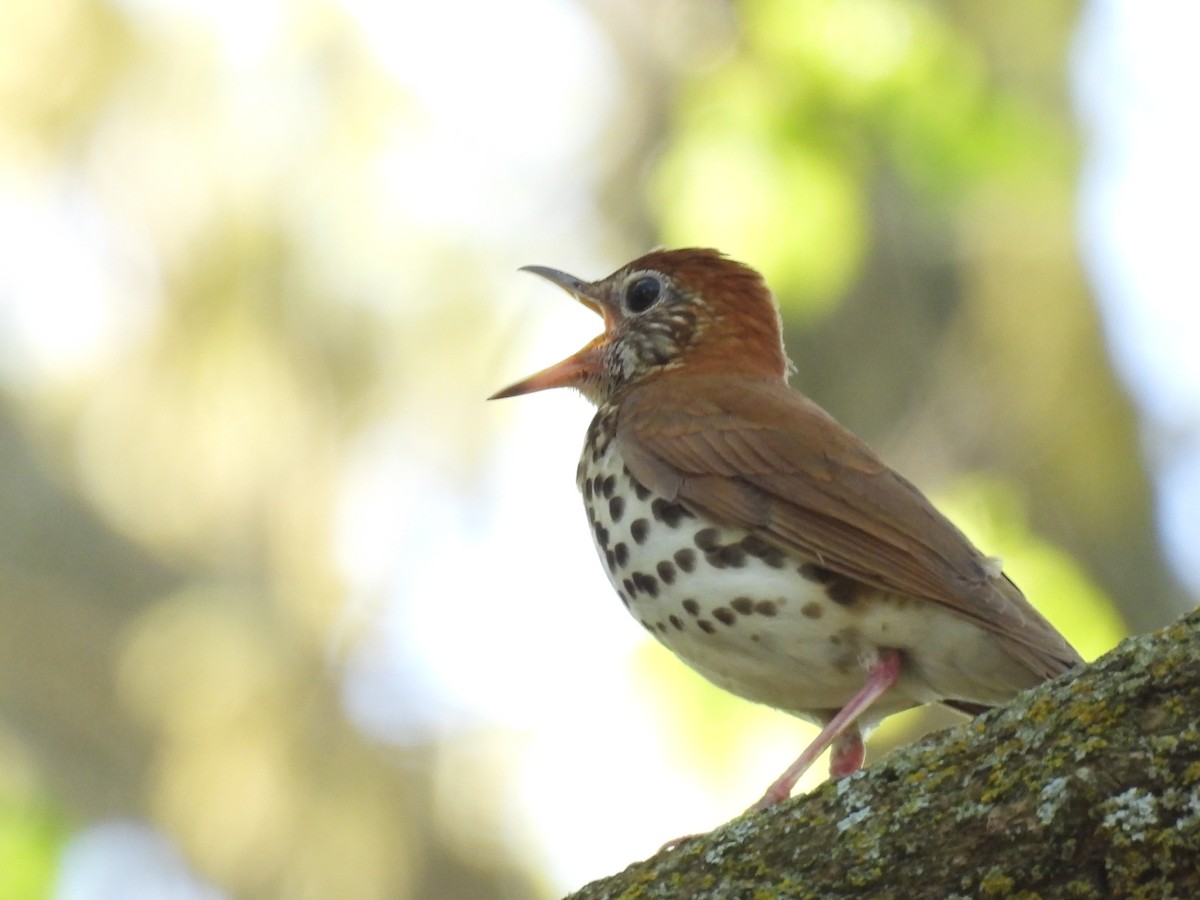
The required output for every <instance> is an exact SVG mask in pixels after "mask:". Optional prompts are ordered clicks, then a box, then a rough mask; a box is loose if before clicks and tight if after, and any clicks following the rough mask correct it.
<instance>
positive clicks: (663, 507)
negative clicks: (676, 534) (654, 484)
mask: <svg viewBox="0 0 1200 900" xmlns="http://www.w3.org/2000/svg"><path fill="white" fill-rule="evenodd" d="M650 512H651V513H653V515H654V518H656V519H658V521H660V522H663V523H664V524H666V525H667V526H668V527H670V528H678V527H679V523H680V522H682V521H683V520H684V519H687V518H691V515H692V514H691V513H690V512H688V511H687V510H686V509H684V508H683V506H681V505H680V504H678V503H668V502H667V501H666V500H664V499H662V497H656V498H655V499H654V502H653V503H651V504H650Z"/></svg>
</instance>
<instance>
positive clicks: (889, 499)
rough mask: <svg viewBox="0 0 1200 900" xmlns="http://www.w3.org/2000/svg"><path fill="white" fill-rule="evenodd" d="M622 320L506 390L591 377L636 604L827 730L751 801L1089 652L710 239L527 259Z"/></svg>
mask: <svg viewBox="0 0 1200 900" xmlns="http://www.w3.org/2000/svg"><path fill="white" fill-rule="evenodd" d="M525 271H529V272H533V273H534V274H536V275H540V276H542V277H543V278H546V279H548V280H549V281H552V282H554V283H555V284H556V285H558V286H559V287H561V288H563V289H564V290H566V291H567V292H568V293H570V294H571V295H573V296H574V297H575V298H576V299H577V300H579V301H580V302H582V303H583V304H584V305H585V306H587V307H588V308H589V309H591V310H593V311H595V312H596V313H599V314H600V315H601V316H603V317H604V333H603V334H602V335H600V336H599V337H597V338H596V339H595V340H593V341H592V342H591V343H589V344H588V345H587V346H585V347H584V348H583V349H582V350H580V351H579V352H578V353H576V354H574V355H573V356H571V357H569V358H567V359H565V360H563V361H562V362H560V363H558V364H557V365H554V366H551V367H550V368H548V369H545V370H543V371H542V372H539V373H538V374H536V375H533V376H531V377H529V378H526V379H525V380H524V381H520V382H518V383H516V384H514V385H512V386H511V387H508V388H505V389H504V390H502V391H500V392H499V393H497V394H495V395H494V397H493V398H492V399H496V398H500V397H513V396H516V395H518V394H528V393H531V392H533V391H541V390H545V389H547V388H556V387H573V388H576V389H577V390H578V391H580V393H582V394H583V395H584V396H585V397H586V398H587V399H588V400H590V401H591V402H592V403H593V404H595V405H596V407H598V409H597V412H596V416H595V418H594V419H593V420H592V423H591V426H590V427H589V428H588V432H587V440H586V441H585V443H584V446H583V456H582V457H581V459H580V461H579V469H578V473H577V483H578V485H579V489H580V491H581V492H582V493H583V499H584V505H585V506H586V508H587V516H588V521H589V522H590V523H591V527H592V533H593V536H594V539H595V544H596V550H597V552H598V553H599V554H600V557H601V559H602V560H603V563H604V567H605V569H606V571H607V572H608V578H609V581H610V582H612V586H613V587H614V588H615V589H616V591H617V594H618V596H620V598H621V601H622V602H623V603H624V604H625V606H626V608H627V609H628V610H629V611H630V613H632V614H633V616H634V618H636V619H637V620H638V621H639V622H641V624H642V625H643V626H644V627H645V628H646V630H647V631H649V632H650V633H651V634H653V635H654V637H655V638H657V639H658V640H659V641H660V642H662V643H663V644H665V645H666V646H667V647H668V648H669V649H670V650H671V651H672V652H674V653H675V654H676V655H677V656H678V657H679V658H680V659H681V660H683V661H684V662H685V663H687V664H688V665H689V666H691V667H692V668H693V669H695V670H696V671H697V672H699V673H700V674H701V675H703V676H704V677H706V678H708V679H709V680H710V681H712V682H713V683H715V684H717V685H719V686H720V687H722V688H725V689H726V690H728V691H731V692H733V693H734V694H737V695H739V696H742V697H745V698H747V699H749V700H754V701H757V702H759V703H764V704H766V705H768V706H773V707H775V708H777V709H780V710H783V711H785V712H789V713H792V714H794V715H797V716H799V717H801V718H803V719H807V720H809V721H811V722H814V723H816V724H818V725H820V726H822V730H821V733H820V734H819V735H818V736H817V738H816V740H814V741H813V742H812V744H811V745H810V746H809V747H808V748H807V749H806V750H805V751H804V752H803V753H802V754H801V755H800V757H799V758H798V759H797V760H796V761H795V762H794V763H793V764H792V765H791V766H790V767H789V768H788V769H787V771H785V772H784V773H783V775H781V776H780V777H779V779H778V780H776V781H775V782H774V783H773V784H772V785H771V786H770V787H769V788H768V789H767V792H766V793H765V794H764V795H763V797H762V799H760V800H759V801H758V802H757V803H755V804H754V805H753V806H752V807H751V809H759V808H763V807H766V806H770V805H771V804H774V803H777V802H779V801H780V800H782V799H784V798H785V797H787V796H788V795H789V794H790V793H791V790H792V787H793V786H794V785H795V783H796V781H797V780H798V779H799V777H800V776H801V775H802V774H803V773H804V771H805V770H806V769H807V768H808V767H809V766H810V765H812V763H813V762H814V761H815V760H816V758H817V757H818V756H820V754H821V753H822V752H823V751H824V750H825V749H826V748H829V747H832V754H831V763H830V773H831V774H832V775H833V776H834V777H841V776H843V775H847V774H849V773H851V772H855V771H857V770H858V769H860V768H861V767H862V764H863V757H864V748H863V737H864V735H865V734H866V733H867V731H868V730H869V729H870V728H871V727H873V726H874V725H876V724H878V722H879V721H881V720H882V719H883V718H884V717H885V716H888V715H891V714H892V713H895V712H899V711H900V710H904V709H908V708H910V707H913V706H919V705H921V704H925V703H933V702H938V703H943V704H946V705H947V706H951V707H954V708H956V709H959V710H961V711H964V712H968V713H975V712H979V711H982V710H983V709H986V708H987V707H989V706H992V705H995V704H1000V703H1004V702H1005V701H1007V700H1009V699H1010V698H1011V697H1013V695H1015V694H1016V693H1017V692H1018V691H1021V690H1023V689H1025V688H1028V687H1031V686H1033V685H1035V684H1038V683H1040V682H1042V681H1044V680H1045V679H1048V678H1053V677H1054V676H1056V675H1059V674H1061V673H1062V672H1064V671H1066V670H1067V669H1069V668H1071V667H1072V666H1074V665H1077V664H1079V663H1080V662H1081V661H1082V660H1081V659H1080V656H1079V654H1078V653H1077V652H1076V651H1075V650H1074V648H1072V647H1071V645H1070V644H1068V643H1067V641H1066V640H1065V639H1064V638H1063V637H1062V635H1060V634H1059V633H1058V632H1057V631H1055V629H1054V627H1053V626H1052V625H1051V624H1050V623H1049V622H1047V621H1046V619H1044V618H1043V617H1042V616H1041V615H1040V614H1039V613H1038V612H1037V610H1035V609H1034V608H1033V606H1031V605H1030V604H1029V602H1028V601H1027V600H1026V599H1025V597H1024V596H1023V595H1022V594H1021V592H1020V590H1018V589H1017V587H1016V585H1014V584H1013V583H1012V582H1011V581H1010V580H1009V579H1008V578H1007V577H1006V576H1005V575H1004V573H1003V572H1002V571H1001V565H1000V562H999V560H996V559H994V558H989V557H987V556H985V555H983V554H982V553H981V552H980V551H979V550H977V549H976V548H975V547H974V546H973V545H972V544H971V542H970V541H969V540H967V538H966V537H965V536H964V535H963V534H962V532H960V531H959V530H958V529H957V528H956V527H955V526H954V525H953V524H951V523H950V521H949V520H948V519H946V517H945V516H943V515H942V514H941V513H939V512H938V511H937V510H936V509H935V508H934V507H933V505H932V504H931V503H930V502H929V500H928V499H926V497H925V495H924V494H922V493H921V492H920V491H919V490H918V489H917V488H916V487H914V486H913V485H912V484H911V483H910V482H908V481H907V480H905V479H904V478H903V477H902V476H900V475H898V474H897V473H896V472H894V471H893V470H892V469H890V468H889V467H888V466H887V465H886V464H884V463H883V462H882V461H881V460H880V459H879V457H877V456H876V455H875V454H874V453H873V452H872V451H871V450H870V448H868V447H867V446H866V444H864V443H863V442H862V441H861V440H859V439H858V438H857V437H855V436H854V435H853V434H851V433H850V432H849V431H848V430H847V429H845V428H844V427H842V426H841V425H840V424H838V423H837V422H836V421H834V419H833V418H832V417H831V416H830V415H829V414H828V413H826V412H825V411H824V410H822V409H821V408H820V407H819V406H817V405H816V404H815V403H813V402H812V401H811V400H809V399H808V398H806V397H804V396H802V395H801V394H799V393H797V392H796V391H794V390H792V389H791V388H789V387H788V384H787V379H788V374H789V371H790V369H791V363H790V362H789V360H788V358H787V355H786V353H785V351H784V347H783V338H782V327H781V322H780V318H779V310H778V307H777V305H776V303H775V300H774V298H773V297H772V295H771V292H770V291H769V290H768V288H767V285H766V284H765V282H764V281H763V279H762V276H760V275H759V274H758V273H757V272H755V271H754V270H753V269H750V268H749V267H747V266H744V265H742V264H740V263H737V262H734V261H733V260H730V259H728V258H726V257H724V256H723V255H722V254H720V253H718V252H717V251H714V250H700V249H686V250H657V251H655V252H653V253H649V254H647V255H646V256H643V257H641V258H640V259H636V260H634V261H633V262H631V263H629V264H628V265H626V266H624V267H622V268H621V269H618V270H617V271H616V272H614V273H613V274H612V275H609V276H608V277H607V278H604V279H602V280H600V281H595V282H586V281H582V280H580V279H578V278H575V277H574V276H571V275H567V274H565V273H563V272H559V271H557V270H555V269H548V268H544V267H542V266H528V267H526V269H525Z"/></svg>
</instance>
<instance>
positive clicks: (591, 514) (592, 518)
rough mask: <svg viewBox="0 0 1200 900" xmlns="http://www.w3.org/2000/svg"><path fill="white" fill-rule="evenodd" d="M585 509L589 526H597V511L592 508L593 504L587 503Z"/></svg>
mask: <svg viewBox="0 0 1200 900" xmlns="http://www.w3.org/2000/svg"><path fill="white" fill-rule="evenodd" d="M583 508H584V509H585V510H587V517H588V524H589V525H595V524H596V510H595V509H593V508H592V504H590V503H585V504H584V507H583Z"/></svg>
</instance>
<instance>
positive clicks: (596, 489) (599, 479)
mask: <svg viewBox="0 0 1200 900" xmlns="http://www.w3.org/2000/svg"><path fill="white" fill-rule="evenodd" d="M602 484H604V476H603V475H597V476H596V477H595V478H593V479H592V494H593V496H597V497H598V496H600V485H602Z"/></svg>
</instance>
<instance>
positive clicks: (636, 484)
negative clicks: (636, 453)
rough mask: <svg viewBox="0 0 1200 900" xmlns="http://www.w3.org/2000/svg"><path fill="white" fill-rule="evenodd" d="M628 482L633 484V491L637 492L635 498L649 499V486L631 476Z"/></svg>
mask: <svg viewBox="0 0 1200 900" xmlns="http://www.w3.org/2000/svg"><path fill="white" fill-rule="evenodd" d="M629 483H630V484H631V485H633V492H634V493H635V494H637V498H638V499H639V500H649V499H650V488H648V487H646V486H645V485H644V484H642V483H641V482H640V481H638V480H637V479H636V478H633V477H632V476H631V477H630V479H629Z"/></svg>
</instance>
